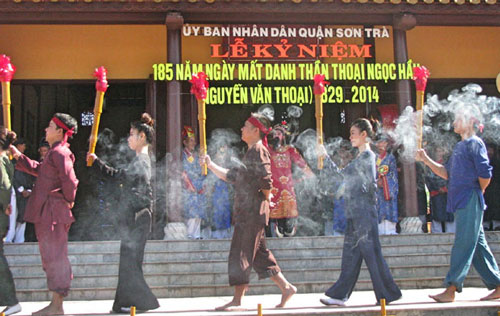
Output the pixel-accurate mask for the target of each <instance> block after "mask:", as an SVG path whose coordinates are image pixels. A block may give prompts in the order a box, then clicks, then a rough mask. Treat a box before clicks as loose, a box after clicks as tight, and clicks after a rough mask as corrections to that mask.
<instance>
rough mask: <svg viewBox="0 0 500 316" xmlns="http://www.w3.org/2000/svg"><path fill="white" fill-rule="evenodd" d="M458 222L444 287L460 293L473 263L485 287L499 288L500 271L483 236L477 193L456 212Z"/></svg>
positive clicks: (480, 209)
mask: <svg viewBox="0 0 500 316" xmlns="http://www.w3.org/2000/svg"><path fill="white" fill-rule="evenodd" d="M455 221H456V232H455V242H454V244H453V248H452V250H451V260H450V270H449V271H448V274H447V275H446V279H445V281H444V284H445V286H446V287H449V286H451V285H454V286H455V287H456V288H457V291H458V292H461V291H462V287H463V284H464V279H465V276H466V275H467V273H468V272H469V269H470V265H471V263H472V265H474V268H475V269H476V271H477V272H478V273H479V276H480V277H481V279H482V280H483V282H484V284H485V285H486V287H487V288H488V289H490V290H493V289H494V288H496V287H497V286H499V285H500V271H499V270H498V266H497V262H496V260H495V257H494V256H493V254H492V253H491V250H490V247H488V243H487V242H486V238H485V236H484V230H483V225H482V223H483V210H482V208H481V203H480V202H479V193H478V192H475V191H474V192H473V193H472V194H471V198H470V200H469V202H468V203H467V205H466V206H465V208H461V209H457V211H456V213H455Z"/></svg>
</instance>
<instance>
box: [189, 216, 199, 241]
mask: <svg viewBox="0 0 500 316" xmlns="http://www.w3.org/2000/svg"><path fill="white" fill-rule="evenodd" d="M186 226H187V237H188V239H199V238H200V237H201V218H199V217H195V218H190V219H188V220H187V224H186Z"/></svg>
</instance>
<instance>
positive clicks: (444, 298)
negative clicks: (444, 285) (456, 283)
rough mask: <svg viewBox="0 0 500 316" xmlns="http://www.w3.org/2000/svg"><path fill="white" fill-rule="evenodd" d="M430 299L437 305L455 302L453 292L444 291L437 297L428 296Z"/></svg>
mask: <svg viewBox="0 0 500 316" xmlns="http://www.w3.org/2000/svg"><path fill="white" fill-rule="evenodd" d="M429 297H430V298H432V299H433V300H435V301H436V302H438V303H450V302H453V301H455V291H449V290H448V289H447V290H445V291H444V292H443V293H440V294H437V295H429Z"/></svg>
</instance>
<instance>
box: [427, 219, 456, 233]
mask: <svg viewBox="0 0 500 316" xmlns="http://www.w3.org/2000/svg"><path fill="white" fill-rule="evenodd" d="M444 230H445V231H443V226H442V225H441V222H439V221H432V224H431V232H432V233H433V234H434V233H455V221H453V222H444Z"/></svg>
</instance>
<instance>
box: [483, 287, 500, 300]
mask: <svg viewBox="0 0 500 316" xmlns="http://www.w3.org/2000/svg"><path fill="white" fill-rule="evenodd" d="M499 298H500V286H499V287H497V288H496V289H494V290H493V292H491V293H490V294H488V295H486V296H485V297H483V298H481V301H489V300H497V299H499Z"/></svg>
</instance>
